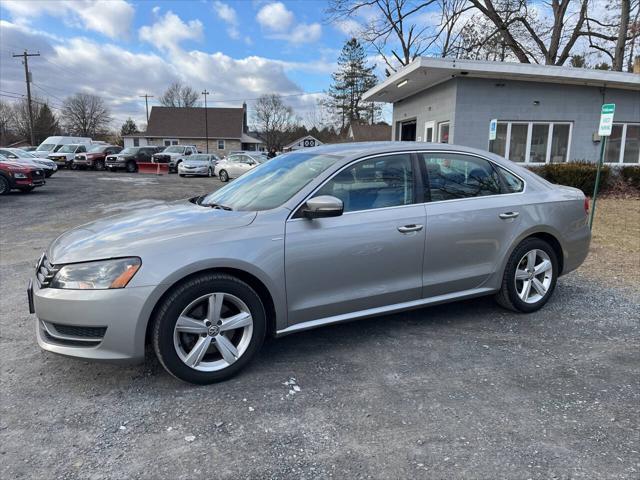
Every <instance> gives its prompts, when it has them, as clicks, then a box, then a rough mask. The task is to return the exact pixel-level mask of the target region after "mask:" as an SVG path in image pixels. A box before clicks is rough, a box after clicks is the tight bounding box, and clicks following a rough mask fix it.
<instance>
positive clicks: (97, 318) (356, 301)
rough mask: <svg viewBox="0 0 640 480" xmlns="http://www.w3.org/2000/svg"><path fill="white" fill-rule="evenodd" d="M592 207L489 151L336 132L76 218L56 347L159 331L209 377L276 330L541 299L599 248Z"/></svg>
mask: <svg viewBox="0 0 640 480" xmlns="http://www.w3.org/2000/svg"><path fill="white" fill-rule="evenodd" d="M587 210H588V203H587V201H586V200H585V197H584V195H583V194H582V192H581V191H579V190H577V189H575V188H570V187H564V186H559V185H552V184H550V183H548V182H546V181H545V180H543V179H541V178H540V177H538V176H536V175H535V174H533V173H531V172H530V171H528V170H526V169H525V168H523V167H521V166H519V165H517V164H514V163H512V162H509V161H507V160H504V159H503V158H501V157H497V156H495V155H493V154H490V153H488V152H484V151H480V150H474V149H470V148H465V147H457V146H454V145H439V144H421V143H394V142H385V143H372V144H341V145H325V146H322V147H317V148H309V149H306V150H305V151H297V152H292V153H288V154H285V155H281V156H278V157H276V158H274V159H272V160H270V161H269V162H266V163H264V164H262V165H259V166H256V168H254V169H252V170H251V171H249V172H247V173H246V174H244V175H242V177H240V178H239V179H238V180H236V181H234V182H233V183H231V184H229V185H227V186H225V187H224V188H221V189H219V190H217V191H215V192H214V193H211V194H209V195H206V196H202V197H197V198H192V199H190V200H185V201H181V202H175V203H167V204H166V205H164V206H160V207H158V208H156V209H154V210H152V211H149V210H142V211H134V212H130V213H125V214H122V215H120V216H114V217H108V218H105V219H102V220H97V221H94V222H93V223H90V224H87V225H83V226H81V227H78V228H76V229H73V230H70V231H68V232H66V233H64V234H63V235H61V236H60V237H59V238H57V239H56V240H55V241H54V242H53V243H52V244H51V245H50V246H49V248H48V249H47V251H46V252H45V253H44V254H43V255H42V257H41V259H40V261H39V262H38V265H37V270H36V273H35V275H34V277H33V279H32V284H31V285H30V287H29V301H30V307H31V311H32V312H35V313H36V315H37V317H38V321H37V324H38V328H37V338H38V343H39V344H40V346H41V347H42V348H43V349H45V350H48V351H51V352H55V353H59V354H62V355H67V356H72V357H79V358H83V359H94V360H109V361H123V362H132V361H141V360H142V359H143V358H144V352H145V345H146V343H150V344H151V345H152V346H153V349H154V350H155V353H156V355H157V357H158V358H159V360H160V362H161V363H162V364H163V365H164V366H165V368H166V369H167V370H168V371H169V372H170V373H171V374H172V375H174V376H176V377H178V378H180V379H182V380H185V381H188V382H194V383H200V384H206V383H211V382H215V381H219V380H223V379H226V378H229V377H230V376H231V375H233V374H235V373H237V372H238V371H239V370H240V369H242V368H243V367H244V366H246V365H247V364H248V363H249V361H250V360H251V358H253V357H255V355H256V353H257V352H258V350H259V348H260V346H261V345H262V342H263V340H264V338H265V336H267V335H274V336H282V335H287V334H290V333H294V332H299V331H301V330H307V329H310V328H316V327H321V326H323V325H328V324H332V323H337V322H345V321H351V320H358V319H363V318H366V317H371V316H374V315H383V314H388V313H391V312H397V311H401V310H407V309H412V308H419V307H424V306H427V305H434V304H440V303H445V302H451V301H455V300H459V299H465V298H471V297H478V296H482V295H494V296H495V298H496V300H497V301H498V303H499V304H500V305H502V306H503V307H506V308H508V309H511V310H514V311H517V312H524V313H527V312H533V311H536V310H538V309H539V308H541V307H542V306H543V305H545V303H547V302H548V301H549V299H550V298H551V296H552V294H553V291H554V289H555V287H556V282H557V280H558V277H559V276H561V275H564V274H566V273H568V272H571V271H572V270H574V269H576V268H578V266H580V264H581V263H582V262H583V261H584V259H585V257H586V256H587V253H588V251H589V242H590V238H591V235H590V231H589V227H588V222H587ZM176 251H179V252H180V255H176ZM354 341H357V339H355V340H354Z"/></svg>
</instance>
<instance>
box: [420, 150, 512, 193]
mask: <svg viewBox="0 0 640 480" xmlns="http://www.w3.org/2000/svg"><path fill="white" fill-rule="evenodd" d="M421 157H422V161H423V162H424V165H425V167H426V168H425V170H426V178H425V180H424V185H425V189H426V190H427V191H426V192H425V197H426V198H427V199H431V201H432V202H437V201H441V200H453V199H458V198H469V197H484V196H487V195H497V194H499V193H500V181H499V178H498V174H497V172H496V171H495V170H494V168H493V167H492V166H491V163H490V162H489V161H488V160H484V159H482V158H477V157H472V156H468V155H460V154H455V153H423V154H421Z"/></svg>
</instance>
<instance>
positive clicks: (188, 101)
mask: <svg viewBox="0 0 640 480" xmlns="http://www.w3.org/2000/svg"><path fill="white" fill-rule="evenodd" d="M198 98H199V96H198V92H197V91H196V90H194V89H193V88H191V87H190V86H188V85H185V84H183V83H182V82H180V81H176V82H173V83H172V84H171V85H169V87H168V88H167V89H166V90H165V92H164V93H163V94H162V96H161V97H160V103H161V104H162V105H164V106H165V107H195V106H196V105H197V103H198Z"/></svg>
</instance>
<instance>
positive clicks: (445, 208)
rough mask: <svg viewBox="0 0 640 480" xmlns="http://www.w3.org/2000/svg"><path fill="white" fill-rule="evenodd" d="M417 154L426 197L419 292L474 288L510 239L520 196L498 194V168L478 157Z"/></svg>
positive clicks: (426, 294)
mask: <svg viewBox="0 0 640 480" xmlns="http://www.w3.org/2000/svg"><path fill="white" fill-rule="evenodd" d="M420 158H421V160H422V161H423V162H424V165H425V167H426V173H427V178H426V179H425V181H424V184H425V185H426V186H427V190H428V191H427V192H426V196H427V197H430V199H431V201H430V202H428V203H426V204H425V205H426V211H427V223H426V247H425V256H424V289H423V296H424V297H425V298H429V297H434V296H438V295H444V294H449V293H456V292H461V291H465V290H471V289H475V288H480V287H482V285H483V284H484V282H485V281H486V280H487V279H488V278H489V277H490V276H491V275H492V274H493V273H494V272H495V271H496V268H497V267H498V266H499V265H500V264H501V259H502V258H504V255H505V252H506V251H507V249H508V247H509V245H511V243H512V242H513V238H514V237H515V235H516V229H517V226H518V222H519V219H518V218H517V215H518V211H519V210H520V209H519V208H518V203H519V201H520V196H518V195H505V194H501V186H500V180H499V177H498V173H497V171H496V169H495V167H493V166H492V164H491V162H489V161H488V160H485V159H483V158H479V157H474V156H468V155H462V154H456V153H424V154H420ZM507 213H515V215H516V216H515V217H508V216H506V217H505V214H507ZM501 215H502V217H501Z"/></svg>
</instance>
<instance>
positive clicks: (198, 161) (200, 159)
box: [178, 153, 220, 177]
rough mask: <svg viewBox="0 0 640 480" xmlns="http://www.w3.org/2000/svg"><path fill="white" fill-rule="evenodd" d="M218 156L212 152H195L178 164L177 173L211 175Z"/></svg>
mask: <svg viewBox="0 0 640 480" xmlns="http://www.w3.org/2000/svg"><path fill="white" fill-rule="evenodd" d="M219 161H220V158H219V157H218V156H217V155H216V154H214V153H196V154H195V155H191V156H189V158H185V159H184V160H183V161H182V162H180V163H179V164H178V174H179V175H180V176H181V177H184V176H186V175H206V176H208V177H212V176H213V171H214V169H215V167H216V164H217V163H218V162H219Z"/></svg>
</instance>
